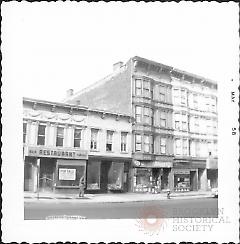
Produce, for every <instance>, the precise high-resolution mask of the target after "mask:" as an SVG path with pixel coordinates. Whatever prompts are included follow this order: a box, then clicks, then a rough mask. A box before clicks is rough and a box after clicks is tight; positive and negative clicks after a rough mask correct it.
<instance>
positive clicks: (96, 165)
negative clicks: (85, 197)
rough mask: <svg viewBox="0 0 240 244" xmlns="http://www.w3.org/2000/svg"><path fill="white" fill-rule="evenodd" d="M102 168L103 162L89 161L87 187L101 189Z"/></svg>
mask: <svg viewBox="0 0 240 244" xmlns="http://www.w3.org/2000/svg"><path fill="white" fill-rule="evenodd" d="M100 169H101V163H100V162H94V161H88V165H87V189H88V190H99V189H100Z"/></svg>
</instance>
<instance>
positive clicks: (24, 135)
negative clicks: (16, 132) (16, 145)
mask: <svg viewBox="0 0 240 244" xmlns="http://www.w3.org/2000/svg"><path fill="white" fill-rule="evenodd" d="M26 137H27V123H23V143H25V142H26Z"/></svg>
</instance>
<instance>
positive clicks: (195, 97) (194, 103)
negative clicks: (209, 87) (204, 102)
mask: <svg viewBox="0 0 240 244" xmlns="http://www.w3.org/2000/svg"><path fill="white" fill-rule="evenodd" d="M193 108H194V109H197V108H198V95H197V94H193Z"/></svg>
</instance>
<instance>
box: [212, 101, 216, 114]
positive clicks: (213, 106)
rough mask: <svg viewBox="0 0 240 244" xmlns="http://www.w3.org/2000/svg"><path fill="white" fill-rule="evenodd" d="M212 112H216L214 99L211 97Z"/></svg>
mask: <svg viewBox="0 0 240 244" xmlns="http://www.w3.org/2000/svg"><path fill="white" fill-rule="evenodd" d="M212 112H216V99H215V98H212Z"/></svg>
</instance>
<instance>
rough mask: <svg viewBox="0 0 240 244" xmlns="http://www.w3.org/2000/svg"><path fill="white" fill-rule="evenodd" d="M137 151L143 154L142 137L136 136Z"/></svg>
mask: <svg viewBox="0 0 240 244" xmlns="http://www.w3.org/2000/svg"><path fill="white" fill-rule="evenodd" d="M135 151H136V152H141V151H142V136H141V135H135Z"/></svg>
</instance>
